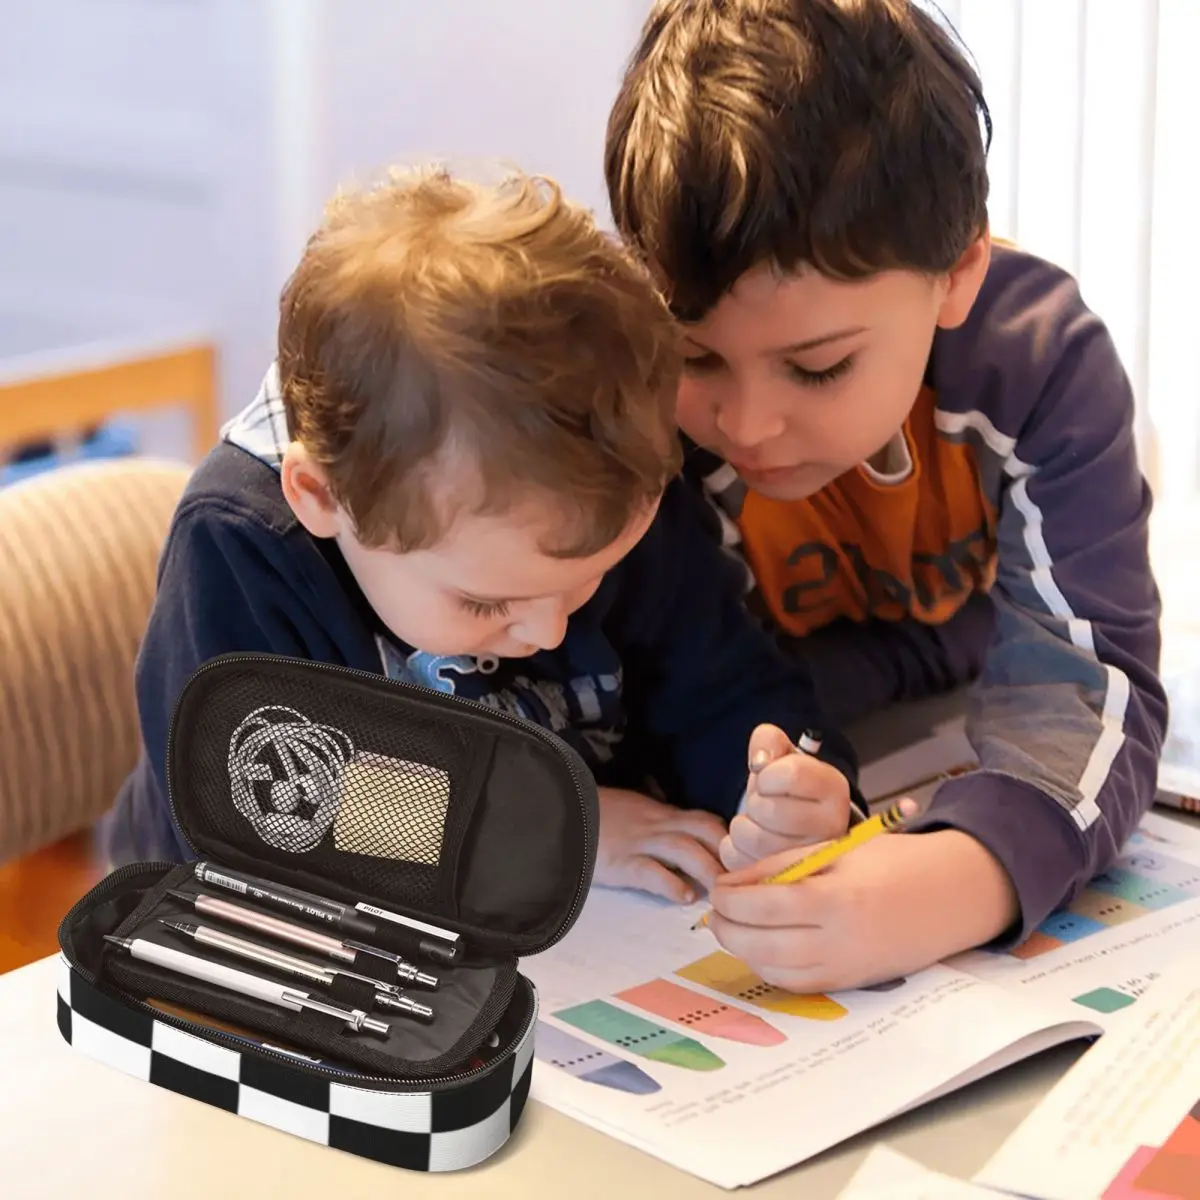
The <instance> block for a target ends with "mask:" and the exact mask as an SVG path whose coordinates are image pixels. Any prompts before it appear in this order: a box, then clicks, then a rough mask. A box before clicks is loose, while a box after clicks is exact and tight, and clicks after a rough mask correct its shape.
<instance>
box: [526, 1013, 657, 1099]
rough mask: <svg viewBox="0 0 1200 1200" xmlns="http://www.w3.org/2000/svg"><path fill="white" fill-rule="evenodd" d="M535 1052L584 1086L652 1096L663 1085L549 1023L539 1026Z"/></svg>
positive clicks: (535, 1040)
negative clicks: (587, 1084) (588, 1084)
mask: <svg viewBox="0 0 1200 1200" xmlns="http://www.w3.org/2000/svg"><path fill="white" fill-rule="evenodd" d="M533 1053H534V1056H535V1057H536V1058H539V1059H541V1060H542V1062H547V1063H550V1065H551V1066H554V1067H558V1069H559V1070H560V1071H566V1073H567V1074H568V1075H573V1076H574V1077H575V1078H576V1079H582V1080H583V1081H584V1082H585V1083H594V1084H597V1085H598V1086H600V1087H606V1088H612V1089H613V1090H614V1091H617V1092H629V1093H630V1094H632V1095H634V1096H649V1095H652V1094H653V1093H654V1092H659V1091H662V1084H661V1083H659V1082H658V1080H657V1079H652V1078H651V1077H650V1076H649V1075H647V1074H646V1072H645V1071H643V1070H642V1068H641V1067H639V1066H638V1065H637V1063H631V1062H628V1061H626V1060H625V1059H623V1058H618V1057H617V1056H616V1055H615V1054H609V1052H608V1051H607V1050H600V1049H598V1048H597V1047H596V1046H593V1045H592V1044H591V1043H590V1042H585V1041H584V1040H583V1039H582V1038H577V1037H575V1035H574V1034H571V1033H567V1031H566V1030H565V1029H559V1028H558V1026H557V1025H550V1024H548V1023H547V1022H546V1021H539V1022H538V1023H537V1030H536V1031H535V1033H534V1042H533Z"/></svg>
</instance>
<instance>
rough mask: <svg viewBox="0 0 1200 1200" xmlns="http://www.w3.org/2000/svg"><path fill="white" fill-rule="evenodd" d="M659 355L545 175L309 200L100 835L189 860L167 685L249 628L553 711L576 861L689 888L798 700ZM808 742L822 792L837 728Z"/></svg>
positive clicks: (187, 523) (167, 559)
mask: <svg viewBox="0 0 1200 1200" xmlns="http://www.w3.org/2000/svg"><path fill="white" fill-rule="evenodd" d="M679 370H680V364H679V352H678V347H677V334H676V331H675V329H674V327H673V322H672V320H671V317H670V314H669V313H668V311H667V309H666V307H665V306H664V305H663V303H662V301H661V298H660V297H659V296H658V294H657V292H656V291H655V289H654V287H653V284H652V283H651V281H650V280H649V278H648V277H647V275H646V273H645V271H644V270H643V269H642V268H641V267H640V266H639V265H638V264H637V263H636V262H635V261H634V260H633V258H632V257H631V256H630V255H628V254H627V253H626V252H625V250H624V249H623V248H622V246H621V245H620V243H619V242H618V240H617V239H615V238H612V237H608V236H605V235H604V234H602V233H601V232H600V231H599V230H598V229H597V228H596V226H595V224H594V222H593V221H592V220H591V218H590V217H589V216H588V214H587V213H586V212H585V211H584V210H583V209H581V208H579V207H578V206H576V205H573V204H570V203H568V202H567V201H566V200H565V199H564V198H563V197H562V195H561V194H560V192H559V190H558V188H557V187H556V186H554V185H553V184H551V183H549V182H548V181H545V180H537V179H531V178H525V177H522V176H519V175H516V176H514V177H513V178H511V179H509V180H507V181H505V182H503V183H501V184H499V185H496V186H491V187H482V186H476V185H473V184H469V183H467V182H465V181H461V180H457V179H453V178H451V177H449V176H448V175H446V174H445V173H442V172H430V173H417V174H414V175H402V176H398V177H396V178H393V179H392V180H391V181H389V182H387V183H386V184H384V185H382V186H379V187H377V188H374V189H371V190H370V191H366V192H362V193H357V194H351V195H347V196H344V197H342V198H340V199H339V200H338V201H337V202H335V203H334V204H333V205H331V207H330V209H329V211H328V213H327V215H326V219H325V221H324V223H323V225H322V227H321V228H320V229H319V230H318V231H317V233H316V234H315V235H314V236H313V238H312V239H311V241H310V242H309V244H308V247H307V249H306V251H305V254H304V256H303V259H302V261H301V262H300V265H299V266H298V268H297V269H296V272H295V274H294V275H293V276H292V278H291V279H290V280H289V282H288V284H287V287H286V288H285V290H284V294H283V299H282V304H281V311H280V322H279V347H278V361H277V363H276V365H275V366H274V367H272V369H271V371H270V372H269V373H268V376H267V379H266V382H265V383H264V385H263V388H262V391H261V392H260V394H259V396H258V398H257V399H256V400H255V402H254V403H253V404H252V405H251V406H250V407H249V408H248V409H247V410H246V411H245V412H244V413H242V414H241V416H240V417H238V418H237V419H236V420H235V421H233V422H232V424H231V425H230V426H229V427H228V428H227V430H226V431H225V439H224V441H223V443H222V444H221V445H220V446H219V447H218V448H217V449H216V450H214V451H213V453H212V454H211V455H210V456H209V457H208V459H207V460H206V461H205V462H204V463H203V464H202V465H201V466H200V467H199V469H198V470H197V472H196V474H195V476H194V478H193V479H192V481H191V482H190V484H189V487H188V489H187V492H186V493H185V495H184V497H183V499H182V501H181V503H180V505H179V509H178V511H177V513H176V515H175V519H174V522H173V525H172V529H171V532H170V536H169V539H168V542H167V546H166V549H165V552H164V556H163V559H162V563H161V566H160V571H159V586H158V594H157V598H156V600H155V604H154V610H153V613H152V615H151V618H150V623H149V628H148V630H147V633H146V637H145V642H144V644H143V646H142V649H141V653H140V656H139V660H138V666H137V698H138V705H139V710H140V714H141V721H142V732H143V738H144V742H145V749H146V753H145V755H144V758H143V761H142V762H141V763H140V765H139V766H138V767H137V769H136V770H135V771H134V773H133V775H132V776H131V778H130V779H129V781H128V783H127V784H126V786H125V789H124V790H123V792H122V794H121V796H120V797H119V799H118V802H117V806H116V809H115V811H114V812H113V813H112V814H111V815H110V817H109V819H108V822H107V826H106V830H105V833H106V838H105V840H106V842H107V844H108V849H109V857H110V859H111V860H112V861H114V862H125V861H129V860H132V859H167V860H173V859H182V858H186V857H188V856H189V851H188V848H187V846H186V845H185V844H184V843H183V841H182V840H181V837H180V834H179V832H178V830H177V829H176V827H175V824H174V822H173V820H172V818H171V814H170V811H169V807H168V803H167V796H166V788H165V782H164V780H165V757H166V749H167V729H168V723H169V720H170V716H171V712H172V709H173V707H174V705H175V701H176V698H177V697H178V695H179V693H180V690H181V689H182V687H183V685H184V684H185V683H186V681H187V679H188V678H189V676H190V675H191V674H192V672H193V671H194V670H195V669H196V668H197V667H198V666H200V665H201V664H202V663H203V662H205V661H206V660H208V659H210V658H213V657H215V656H216V655H218V654H222V653H227V652H231V651H258V652H263V653H271V654H283V655H289V656H292V657H299V658H307V659H312V660H315V661H319V662H327V663H337V664H343V665H346V666H350V667H354V668H358V669H361V670H366V671H374V672H383V673H386V674H387V675H389V676H390V677H393V678H397V679H401V680H405V681H407V682H409V683H413V684H418V685H422V686H425V687H430V688H435V689H437V690H440V691H443V692H448V693H453V694H457V695H460V696H464V697H467V698H470V699H473V700H476V701H479V702H481V703H484V704H487V705H490V706H493V707H496V708H500V709H503V710H505V711H508V712H511V713H513V714H515V715H517V716H520V717H523V718H525V719H527V720H530V721H534V722H536V723H538V724H540V725H542V726H543V727H545V728H548V729H550V730H552V731H553V732H555V733H556V734H558V735H559V736H561V737H562V738H563V739H564V740H567V741H568V742H570V743H571V744H572V745H573V746H574V747H575V749H576V750H578V751H579V752H580V753H581V754H582V755H583V757H584V759H585V760H586V762H587V763H588V765H589V766H590V767H591V768H592V770H593V772H594V774H595V776H596V779H597V782H598V783H599V784H600V847H599V858H598V861H597V866H596V879H597V880H598V881H599V882H601V883H608V884H617V885H623V886H631V887H639V888H644V889H646V890H649V891H652V892H658V893H661V894H663V895H665V896H668V897H670V898H672V899H677V900H681V901H685V900H690V899H692V898H694V895H695V888H696V885H699V886H700V887H704V888H706V887H707V886H708V885H709V884H710V883H711V882H712V880H713V879H714V878H715V876H716V875H717V873H718V872H719V870H720V864H719V862H718V860H717V858H716V851H717V848H718V846H719V844H720V840H721V837H722V836H723V834H724V832H725V828H726V819H727V818H728V817H729V816H730V815H731V814H732V813H733V812H734V811H735V810H736V808H737V806H738V804H739V802H740V801H741V799H742V796H743V793H744V792H746V790H747V753H748V748H747V747H748V744H749V753H750V754H754V753H757V752H758V751H759V750H760V749H761V743H762V741H763V739H777V738H782V737H783V736H784V734H783V732H782V730H781V729H779V728H777V727H776V725H766V724H763V723H765V722H774V723H777V725H781V726H783V728H784V729H787V730H788V731H789V732H790V733H791V734H792V736H797V735H798V734H799V732H800V730H802V729H803V728H804V727H805V726H806V725H807V724H809V723H811V722H812V721H813V720H815V719H817V710H816V706H815V702H814V698H813V695H812V691H811V688H810V687H809V686H808V685H807V683H806V677H805V676H804V674H803V672H802V670H801V669H800V667H799V666H798V665H796V664H790V663H789V662H788V660H787V659H786V658H785V657H784V656H783V655H782V654H780V653H779V652H778V649H777V648H776V647H775V646H773V645H772V643H771V640H770V638H769V637H768V636H767V634H766V633H765V632H763V631H762V630H760V629H759V628H757V627H756V626H755V625H753V624H752V623H751V622H750V621H749V619H748V617H747V616H746V614H745V612H744V609H743V606H742V599H741V579H740V578H739V577H738V574H737V572H736V569H735V568H734V567H733V565H732V564H729V563H727V562H726V561H725V560H724V559H723V558H722V555H721V552H720V549H719V547H718V544H717V541H716V539H715V537H714V536H713V534H714V532H715V529H714V528H713V526H714V525H715V522H714V521H713V520H712V517H711V514H710V513H709V512H707V511H706V508H705V506H704V504H703V502H702V501H701V500H700V499H699V498H698V497H697V496H696V495H695V494H694V493H693V492H692V491H691V490H690V489H689V488H687V487H686V486H685V485H683V484H682V483H681V482H679V481H678V480H677V479H676V473H677V469H678V458H679V451H678V441H677V438H676V429H675V420H674V412H673V409H674V399H675V393H676V390H677V386H678V381H679ZM725 567H728V571H727V572H726V571H725V570H724V568H725ZM760 724H761V725H762V727H761V728H758V729H756V726H759V725H760ZM827 757H828V759H829V761H830V762H833V763H835V764H837V765H836V767H835V768H834V769H833V770H832V776H831V779H832V793H833V794H832V796H831V802H832V804H833V808H834V810H835V811H836V810H837V809H838V807H839V805H844V806H846V807H847V808H848V807H849V803H850V799H849V794H850V789H849V784H848V778H849V777H852V775H853V771H854V764H853V758H852V755H851V753H850V750H849V747H848V746H847V745H845V744H844V743H842V742H838V741H830V742H829V743H827ZM775 774H776V778H775V780H774V782H773V783H768V784H767V785H764V786H765V787H774V788H776V789H780V788H782V789H784V790H786V787H787V781H786V779H783V780H782V781H781V779H780V778H779V777H778V774H779V773H778V772H776V773H775ZM647 779H652V780H653V781H654V783H655V784H656V785H657V787H658V789H660V790H661V792H662V793H663V794H664V795H665V797H666V799H667V800H668V801H669V803H664V802H661V801H660V800H658V799H654V798H651V796H649V795H646V794H644V791H643V790H639V789H643V788H644V787H645V786H646V780H647ZM757 790H758V787H757V784H756V783H753V782H752V783H751V784H750V785H749V791H750V792H751V793H752V794H757ZM839 819H840V820H841V821H842V822H844V821H845V820H846V813H845V812H844V811H843V812H841V813H840V814H839Z"/></svg>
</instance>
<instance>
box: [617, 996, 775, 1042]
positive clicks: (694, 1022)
mask: <svg viewBox="0 0 1200 1200" xmlns="http://www.w3.org/2000/svg"><path fill="white" fill-rule="evenodd" d="M617 999H618V1000H624V1001H625V1003H626V1004H631V1005H633V1007H634V1008H641V1009H644V1010H645V1011H646V1012H648V1013H652V1014H653V1015H654V1016H656V1017H662V1018H664V1019H665V1020H667V1021H675V1022H678V1024H680V1025H686V1026H688V1028H690V1029H695V1030H697V1031H698V1032H700V1033H707V1034H708V1035H709V1036H710V1037H719V1038H726V1039H727V1040H729V1041H731V1042H745V1043H746V1044H748V1045H751V1046H779V1045H782V1044H783V1043H784V1042H786V1041H787V1038H786V1037H785V1036H784V1035H783V1034H782V1033H780V1032H779V1030H778V1029H776V1028H775V1026H774V1025H770V1024H768V1023H767V1022H766V1021H764V1020H763V1019H762V1017H758V1016H755V1015H754V1013H748V1012H743V1011H742V1010H741V1009H740V1008H731V1007H730V1006H729V1005H728V1004H724V1003H722V1002H721V1001H720V1000H714V999H712V997H711V996H702V995H701V994H700V993H699V992H693V991H692V989H691V988H685V987H681V986H680V985H679V984H677V983H672V982H671V981H670V980H669V979H653V980H651V981H650V982H649V983H642V984H639V985H638V986H637V987H632V988H628V989H627V990H626V991H623V992H618V993H617Z"/></svg>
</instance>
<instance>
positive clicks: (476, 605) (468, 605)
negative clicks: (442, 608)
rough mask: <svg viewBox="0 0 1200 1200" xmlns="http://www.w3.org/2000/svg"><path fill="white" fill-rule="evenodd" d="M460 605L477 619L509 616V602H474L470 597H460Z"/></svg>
mask: <svg viewBox="0 0 1200 1200" xmlns="http://www.w3.org/2000/svg"><path fill="white" fill-rule="evenodd" d="M458 603H459V605H460V606H461V607H462V608H464V609H466V611H467V612H469V613H470V614H471V615H472V616H475V617H506V616H508V601H507V600H472V599H471V597H470V596H459V598H458Z"/></svg>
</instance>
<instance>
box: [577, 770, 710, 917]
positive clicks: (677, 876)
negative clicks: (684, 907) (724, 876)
mask: <svg viewBox="0 0 1200 1200" xmlns="http://www.w3.org/2000/svg"><path fill="white" fill-rule="evenodd" d="M599 793H600V848H599V853H598V855H597V857H596V871H595V876H594V878H595V881H596V882H597V883H599V884H604V885H606V886H608V887H631V888H640V889H641V890H642V891H644V892H653V893H654V894H655V895H656V896H665V897H666V898H667V899H668V900H674V901H676V902H677V903H679V904H691V903H692V901H693V900H695V899H696V895H697V892H696V887H695V886H694V884H699V885H700V888H701V890H703V891H707V890H708V889H709V888H711V887H712V884H713V880H714V879H716V877H717V876H718V875H719V874H720V873H721V864H720V862H719V861H718V860H717V847H718V846H719V845H720V844H721V838H722V837H723V836H724V834H725V823H724V821H722V820H721V818H720V817H716V816H714V815H713V814H712V813H708V812H697V811H695V810H691V811H689V810H687V809H682V808H676V807H675V806H674V805H671V804H663V803H662V802H661V801H658V800H652V799H651V798H650V797H649V796H643V795H641V794H640V793H638V792H628V791H626V790H625V789H624V788H606V787H602V788H600V789H599ZM689 880H691V881H694V882H689Z"/></svg>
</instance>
